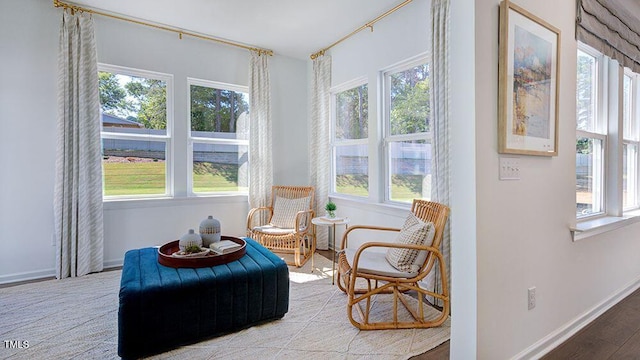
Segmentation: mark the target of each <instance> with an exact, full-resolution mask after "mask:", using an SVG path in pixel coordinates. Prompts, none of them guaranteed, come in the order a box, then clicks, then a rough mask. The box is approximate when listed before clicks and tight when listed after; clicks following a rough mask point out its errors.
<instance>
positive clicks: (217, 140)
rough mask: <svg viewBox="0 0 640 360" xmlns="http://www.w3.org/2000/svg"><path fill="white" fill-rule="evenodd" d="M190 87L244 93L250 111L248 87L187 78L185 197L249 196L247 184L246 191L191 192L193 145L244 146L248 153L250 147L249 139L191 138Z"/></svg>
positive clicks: (249, 179)
mask: <svg viewBox="0 0 640 360" xmlns="http://www.w3.org/2000/svg"><path fill="white" fill-rule="evenodd" d="M192 85H195V86H202V87H208V88H213V89H220V90H229V91H234V92H241V93H246V94H247V99H248V102H249V111H251V110H250V109H251V98H250V96H249V87H248V86H242V85H235V84H229V83H224V82H220V81H213V80H205V79H198V78H192V77H187V90H186V92H187V128H186V131H187V196H188V197H213V196H233V195H245V196H246V195H249V184H248V183H247V190H246V191H210V192H194V191H193V145H194V144H211V145H235V146H246V147H247V151H249V149H250V147H249V139H224V138H214V137H197V136H191V86H192ZM249 131H251V130H249ZM247 162H248V160H247ZM250 181H251V175H249V178H248V182H250Z"/></svg>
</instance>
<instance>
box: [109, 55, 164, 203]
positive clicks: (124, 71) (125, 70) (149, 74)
mask: <svg viewBox="0 0 640 360" xmlns="http://www.w3.org/2000/svg"><path fill="white" fill-rule="evenodd" d="M98 71H99V72H110V73H112V74H116V75H125V76H135V77H142V78H147V79H154V80H162V81H164V82H165V84H166V111H167V115H166V116H167V117H166V119H167V128H166V134H165V135H151V134H130V133H116V132H109V131H104V129H103V127H102V124H100V140H101V142H102V140H103V139H113V140H137V141H155V142H163V143H164V144H165V192H164V194H138V195H105V194H104V186H103V190H102V201H103V202H109V201H119V200H136V199H160V198H171V197H173V196H174V182H173V179H174V152H173V145H174V144H173V142H174V136H173V127H174V119H173V101H174V78H173V74H167V73H161V72H156V71H151V70H143V69H136V68H131V67H126V66H118V65H112V64H106V63H98ZM101 148H102V145H101ZM103 181H104V171H103Z"/></svg>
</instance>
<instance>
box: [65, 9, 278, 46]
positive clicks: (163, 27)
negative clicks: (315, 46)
mask: <svg viewBox="0 0 640 360" xmlns="http://www.w3.org/2000/svg"><path fill="white" fill-rule="evenodd" d="M53 6H54V7H57V8H58V7H61V8H63V9H69V10H71V11H72V12H74V11H79V12H86V13H90V14H96V15H101V16H106V17H109V18H112V19H117V20H122V21H127V22H131V23H134V24H138V25H144V26H149V27H152V28H155V29H160V30H165V31H170V32H174V33H177V34H178V36H179V37H180V39H182V36H183V35H187V36H191V37H194V38H198V39H202V40H209V41H214V42H217V43H220V44H224V45H229V46H235V47H239V48H242V49H245V50H249V51H255V52H257V53H258V55H262V54H265V55H269V56H273V50H269V49H261V48H257V47H253V46H249V45H244V44H240V43H236V42H233V41H230V40H224V39H219V38H215V37H211V36H206V35H201V34H197V33H194V32H190V31H185V30H181V29H178V28H174V27H170V26H166V25H158V24H152V23H148V22H144V21H141V20H136V19H132V18H128V17H124V16H118V15H115V14H109V13H106V12H102V11H98V10H94V9H89V8H83V7H80V6H77V5H73V4H70V3H64V2H62V1H59V0H53Z"/></svg>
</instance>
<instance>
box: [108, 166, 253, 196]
mask: <svg viewBox="0 0 640 360" xmlns="http://www.w3.org/2000/svg"><path fill="white" fill-rule="evenodd" d="M103 169H104V188H105V190H104V194H105V196H114V195H154V194H164V193H165V178H166V176H165V174H166V169H165V163H164V162H163V161H158V162H128V163H104V164H103ZM234 170H235V171H234ZM237 178H238V171H237V167H236V166H233V165H220V164H217V165H216V166H215V167H212V166H211V163H195V164H194V174H193V191H194V192H225V191H242V190H246V187H244V188H239V187H238V184H237V180H236V181H234V179H237Z"/></svg>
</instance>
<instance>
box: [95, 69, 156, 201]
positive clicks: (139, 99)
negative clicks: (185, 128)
mask: <svg viewBox="0 0 640 360" xmlns="http://www.w3.org/2000/svg"><path fill="white" fill-rule="evenodd" d="M98 88H99V91H100V105H101V110H102V152H103V160H102V166H103V177H104V195H105V196H142V195H145V196H147V195H165V194H167V191H168V190H167V188H166V184H167V167H166V157H167V141H168V137H167V82H166V81H165V80H161V79H155V78H151V77H148V78H147V77H140V76H130V75H123V74H118V73H116V72H110V71H100V72H99V74H98Z"/></svg>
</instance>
